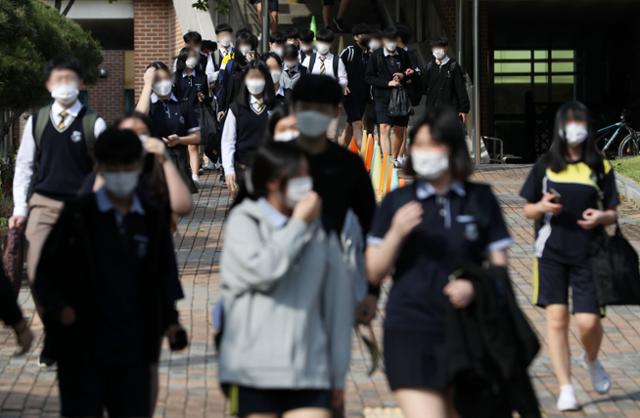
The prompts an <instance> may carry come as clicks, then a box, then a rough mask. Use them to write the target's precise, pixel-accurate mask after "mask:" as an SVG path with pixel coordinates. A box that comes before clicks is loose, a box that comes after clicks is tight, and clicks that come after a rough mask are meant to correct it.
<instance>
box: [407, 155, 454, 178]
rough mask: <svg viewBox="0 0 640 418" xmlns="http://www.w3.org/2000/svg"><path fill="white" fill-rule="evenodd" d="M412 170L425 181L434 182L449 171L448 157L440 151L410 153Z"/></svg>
mask: <svg viewBox="0 0 640 418" xmlns="http://www.w3.org/2000/svg"><path fill="white" fill-rule="evenodd" d="M411 163H412V165H413V170H414V171H415V172H416V173H417V174H418V177H421V178H423V179H426V180H435V179H437V178H439V177H440V176H442V175H443V174H444V173H446V172H447V170H449V155H448V154H447V153H446V152H440V151H420V150H414V151H411Z"/></svg>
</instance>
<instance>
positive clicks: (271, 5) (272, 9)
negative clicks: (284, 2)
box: [249, 0, 278, 12]
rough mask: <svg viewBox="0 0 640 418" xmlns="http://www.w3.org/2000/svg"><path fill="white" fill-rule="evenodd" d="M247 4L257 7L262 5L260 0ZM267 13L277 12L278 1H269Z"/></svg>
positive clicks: (253, 0)
mask: <svg viewBox="0 0 640 418" xmlns="http://www.w3.org/2000/svg"><path fill="white" fill-rule="evenodd" d="M249 3H251V4H256V5H257V4H258V3H262V0H249ZM269 11H270V12H277V11H278V0H269Z"/></svg>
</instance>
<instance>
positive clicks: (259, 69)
mask: <svg viewBox="0 0 640 418" xmlns="http://www.w3.org/2000/svg"><path fill="white" fill-rule="evenodd" d="M274 92H275V90H274V88H273V81H271V74H270V73H269V70H268V69H267V66H266V65H265V64H264V63H263V62H262V61H253V62H250V63H249V64H247V67H246V68H245V70H244V76H243V83H242V86H241V88H240V90H239V92H238V94H237V96H236V100H235V101H234V102H233V103H232V104H231V105H230V106H229V111H228V113H227V116H226V120H225V123H224V128H223V130H222V165H223V167H224V173H225V179H226V184H227V188H228V189H229V191H230V192H231V193H232V194H233V195H235V194H236V193H237V192H238V184H240V183H242V181H243V180H244V174H245V172H246V170H247V167H248V166H249V164H250V163H251V159H252V158H253V154H254V153H255V151H256V149H257V148H258V147H259V146H260V144H261V143H262V139H263V135H264V132H265V128H266V126H267V121H268V118H269V110H270V108H271V106H272V105H273V101H274V96H275V93H274Z"/></svg>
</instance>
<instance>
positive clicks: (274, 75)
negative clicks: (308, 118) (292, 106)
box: [262, 52, 289, 108]
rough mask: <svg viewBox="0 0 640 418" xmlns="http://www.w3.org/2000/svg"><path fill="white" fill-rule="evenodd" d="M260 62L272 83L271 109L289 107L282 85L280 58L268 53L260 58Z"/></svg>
mask: <svg viewBox="0 0 640 418" xmlns="http://www.w3.org/2000/svg"><path fill="white" fill-rule="evenodd" d="M262 61H264V63H265V64H266V65H267V68H268V69H269V73H270V74H271V81H273V88H274V91H275V98H274V100H273V104H272V107H274V108H275V107H289V105H288V103H287V102H288V100H287V98H286V97H285V88H284V85H283V83H282V58H280V56H279V55H278V54H276V53H274V52H269V53H267V54H264V55H263V56H262Z"/></svg>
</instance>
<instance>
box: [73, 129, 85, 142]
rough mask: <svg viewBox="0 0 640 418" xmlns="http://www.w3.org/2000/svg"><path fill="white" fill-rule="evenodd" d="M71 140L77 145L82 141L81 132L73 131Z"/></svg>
mask: <svg viewBox="0 0 640 418" xmlns="http://www.w3.org/2000/svg"><path fill="white" fill-rule="evenodd" d="M71 140H72V141H73V142H76V143H77V142H80V141H82V132H80V131H73V132H72V133H71Z"/></svg>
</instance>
